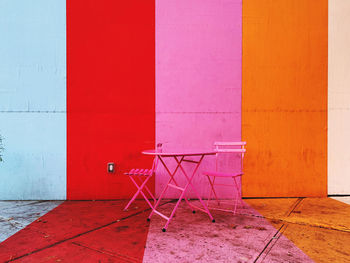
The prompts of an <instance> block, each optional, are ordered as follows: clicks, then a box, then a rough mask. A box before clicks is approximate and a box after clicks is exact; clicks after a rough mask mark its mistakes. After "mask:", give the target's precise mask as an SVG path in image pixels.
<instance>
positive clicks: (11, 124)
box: [0, 0, 66, 200]
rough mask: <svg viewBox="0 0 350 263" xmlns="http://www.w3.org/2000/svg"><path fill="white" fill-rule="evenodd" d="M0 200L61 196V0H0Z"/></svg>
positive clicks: (63, 72) (63, 185) (63, 110)
mask: <svg viewBox="0 0 350 263" xmlns="http://www.w3.org/2000/svg"><path fill="white" fill-rule="evenodd" d="M0 38H1V41H0V135H1V136H2V137H3V145H4V148H5V151H4V153H3V159H4V162H3V163H0V200H10V199H11V200H14V199H16V200H17V199H19V200H25V199H65V198H66V1H65V0H0Z"/></svg>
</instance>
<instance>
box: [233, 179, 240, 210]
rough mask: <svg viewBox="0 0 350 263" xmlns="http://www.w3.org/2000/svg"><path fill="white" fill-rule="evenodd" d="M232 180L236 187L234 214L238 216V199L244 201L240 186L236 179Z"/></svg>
mask: <svg viewBox="0 0 350 263" xmlns="http://www.w3.org/2000/svg"><path fill="white" fill-rule="evenodd" d="M232 178H233V181H234V183H235V186H236V194H235V205H234V211H233V214H236V211H237V204H238V199H240V200H242V196H241V190H240V187H239V186H238V183H237V180H236V177H232Z"/></svg>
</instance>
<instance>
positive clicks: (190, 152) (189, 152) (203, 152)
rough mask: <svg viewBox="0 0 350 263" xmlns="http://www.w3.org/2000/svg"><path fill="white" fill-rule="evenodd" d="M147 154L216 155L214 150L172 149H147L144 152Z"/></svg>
mask: <svg viewBox="0 0 350 263" xmlns="http://www.w3.org/2000/svg"><path fill="white" fill-rule="evenodd" d="M142 153H143V154H147V155H159V156H164V157H169V156H200V155H215V154H216V151H214V150H175V151H174V150H172V151H167V152H164V151H161V152H160V151H156V150H145V151H143V152H142Z"/></svg>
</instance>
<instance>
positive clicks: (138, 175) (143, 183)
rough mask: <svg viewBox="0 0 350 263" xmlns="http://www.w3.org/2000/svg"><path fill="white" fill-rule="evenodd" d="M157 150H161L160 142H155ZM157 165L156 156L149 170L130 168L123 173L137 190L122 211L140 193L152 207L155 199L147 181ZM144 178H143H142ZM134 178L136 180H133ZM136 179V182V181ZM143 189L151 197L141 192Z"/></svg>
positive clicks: (153, 173)
mask: <svg viewBox="0 0 350 263" xmlns="http://www.w3.org/2000/svg"><path fill="white" fill-rule="evenodd" d="M157 150H158V151H161V150H162V144H161V143H158V144H157ZM157 166H158V158H156V157H155V158H154V160H153V164H152V168H151V169H150V170H148V169H131V170H130V171H129V172H127V173H124V174H125V175H128V176H129V178H130V180H131V181H132V183H133V184H134V185H135V186H136V188H137V191H136V193H135V194H134V195H133V197H132V198H131V199H130V201H129V202H128V204H127V205H126V206H125V208H124V211H126V210H128V208H129V206H130V205H131V204H132V203H133V202H134V201H135V199H136V198H137V196H138V195H139V194H141V195H142V196H143V198H144V199H145V201H146V202H147V204H148V205H149V206H150V207H151V208H152V209H153V207H154V205H155V204H156V202H157V199H156V198H155V196H154V195H153V194H152V192H151V190H150V189H149V188H148V187H147V182H148V181H149V179H150V178H151V177H152V176H154V175H155V172H156V169H157ZM143 178H145V179H144V180H142V179H143ZM135 179H136V180H135ZM136 181H137V182H136ZM143 189H146V191H147V193H148V194H149V195H150V197H151V198H148V197H147V196H146V194H145V193H144V192H143ZM149 199H153V205H152V204H151V202H150V201H149Z"/></svg>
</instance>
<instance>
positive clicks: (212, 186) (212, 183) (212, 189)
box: [207, 175, 220, 205]
mask: <svg viewBox="0 0 350 263" xmlns="http://www.w3.org/2000/svg"><path fill="white" fill-rule="evenodd" d="M207 178H208V180H209V184H210V186H211V189H210V193H209V198H208V202H207V204H208V205H209V201H210V200H211V193H214V196H215V199H216V201H217V202H218V205H220V201H219V198H218V197H217V195H216V192H215V188H214V185H215V177H214V178H213V182H212V181H211V180H210V177H209V176H208V175H207Z"/></svg>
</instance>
